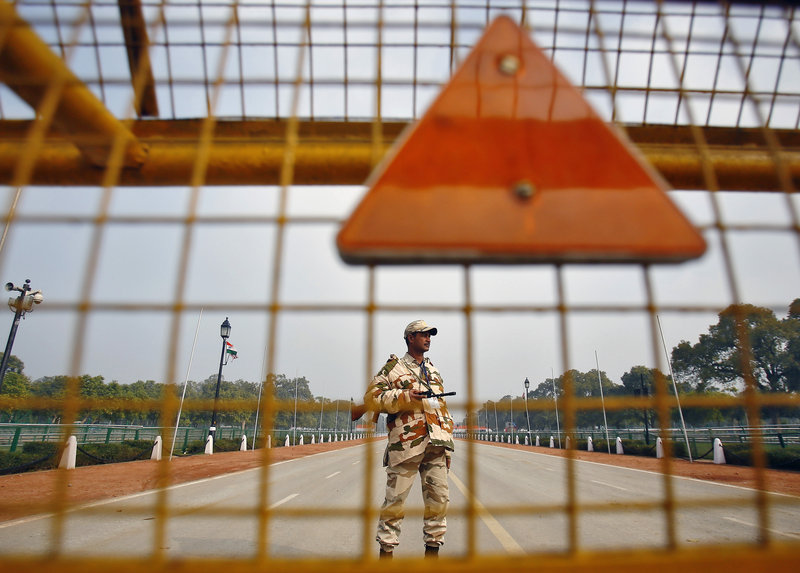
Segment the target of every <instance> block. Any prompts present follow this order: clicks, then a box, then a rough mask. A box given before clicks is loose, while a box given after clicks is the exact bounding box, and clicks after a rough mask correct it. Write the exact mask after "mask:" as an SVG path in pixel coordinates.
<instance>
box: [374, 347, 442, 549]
mask: <svg viewBox="0 0 800 573" xmlns="http://www.w3.org/2000/svg"><path fill="white" fill-rule="evenodd" d="M425 370H426V371H427V374H428V376H427V378H428V379H429V380H430V381H429V382H428V381H427V380H426V376H425V375H424V373H423V372H422V369H421V366H420V364H418V363H417V362H416V361H415V360H414V358H413V357H412V356H411V355H410V354H408V353H406V354H405V356H403V357H402V358H397V356H395V355H391V356H390V357H389V360H388V362H386V365H385V366H384V367H383V368H382V369H381V371H380V372H378V374H377V375H376V376H375V378H373V379H372V382H371V383H370V385H369V388H368V389H367V393H366V394H365V395H364V402H365V404H366V405H367V407H368V408H369V409H370V410H372V411H375V412H386V413H388V414H389V416H388V418H387V427H388V430H389V438H388V444H387V447H386V453H385V454H384V459H383V465H384V466H386V478H387V479H386V499H385V500H384V502H383V505H382V506H381V513H380V518H379V521H378V534H377V537H376V539H377V541H378V543H380V545H381V548H383V549H384V550H386V551H391V550H392V549H394V547H395V546H396V545H397V544H398V543H399V539H398V537H399V535H400V525H401V523H402V521H403V515H404V512H403V505H404V503H405V500H406V497H407V496H408V492H409V490H410V489H411V486H412V485H413V483H414V476H415V474H416V473H419V474H420V478H421V480H422V496H423V499H424V501H425V513H424V524H423V534H424V540H425V544H426V545H429V546H437V547H438V546H439V545H441V544H442V543H444V534H445V530H446V529H447V520H446V517H445V516H446V515H447V506H448V504H449V501H450V498H449V491H448V485H447V462H448V461H449V460H448V458H449V457H450V452H451V451H453V420H452V418H450V414H449V412H448V411H447V405H446V404H445V401H444V399H443V398H433V399H429V400H423V401H422V402H421V403H420V402H414V403H412V402H411V401H410V400H409V398H408V393H407V391H408V390H412V389H414V390H419V391H425V390H428V389H431V390H433V391H434V392H435V393H442V392H444V385H443V383H442V377H441V374H439V371H438V370H437V369H436V367H435V366H434V365H433V364H432V363H431V361H430V360H429V359H428V358H425ZM434 403H435V405H434Z"/></svg>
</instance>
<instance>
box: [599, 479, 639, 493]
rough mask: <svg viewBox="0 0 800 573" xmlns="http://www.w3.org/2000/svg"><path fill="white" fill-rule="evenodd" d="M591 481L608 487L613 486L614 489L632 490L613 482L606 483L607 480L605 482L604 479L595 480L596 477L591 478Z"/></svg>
mask: <svg viewBox="0 0 800 573" xmlns="http://www.w3.org/2000/svg"><path fill="white" fill-rule="evenodd" d="M591 482H592V483H596V484H598V485H604V486H606V487H613V488H614V489H618V490H621V491H630V490H629V489H628V488H626V487H620V486H618V485H614V484H613V483H606V482H604V481H597V480H595V479H593V480H591Z"/></svg>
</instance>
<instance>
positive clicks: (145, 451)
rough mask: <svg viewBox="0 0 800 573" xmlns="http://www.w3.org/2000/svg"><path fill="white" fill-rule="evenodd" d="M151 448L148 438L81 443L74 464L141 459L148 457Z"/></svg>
mask: <svg viewBox="0 0 800 573" xmlns="http://www.w3.org/2000/svg"><path fill="white" fill-rule="evenodd" d="M152 450H153V443H152V442H150V441H148V440H125V441H123V442H118V443H110V444H82V445H81V446H80V447H79V448H78V454H77V456H76V460H75V465H78V466H91V465H96V464H98V463H103V462H105V463H120V462H131V461H134V460H142V459H147V458H149V457H150V453H151V452H152ZM84 452H86V453H84ZM87 453H88V454H89V455H87ZM101 460H102V461H101Z"/></svg>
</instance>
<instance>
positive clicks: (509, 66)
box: [498, 54, 522, 76]
mask: <svg viewBox="0 0 800 573" xmlns="http://www.w3.org/2000/svg"><path fill="white" fill-rule="evenodd" d="M521 64H522V62H520V59H519V57H517V56H515V55H514V54H506V55H504V56H503V57H501V58H500V62H499V64H498V67H499V68H500V71H501V72H502V73H504V74H505V75H507V76H513V75H515V74H516V73H517V72H518V71H519V68H520V66H521Z"/></svg>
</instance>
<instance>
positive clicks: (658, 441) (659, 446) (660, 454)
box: [656, 438, 664, 460]
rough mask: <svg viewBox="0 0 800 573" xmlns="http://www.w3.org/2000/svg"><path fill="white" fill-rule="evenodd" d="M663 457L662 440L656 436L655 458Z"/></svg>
mask: <svg viewBox="0 0 800 573" xmlns="http://www.w3.org/2000/svg"><path fill="white" fill-rule="evenodd" d="M663 457H664V442H662V441H661V438H656V458H658V459H659V460H660V459H661V458H663Z"/></svg>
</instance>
